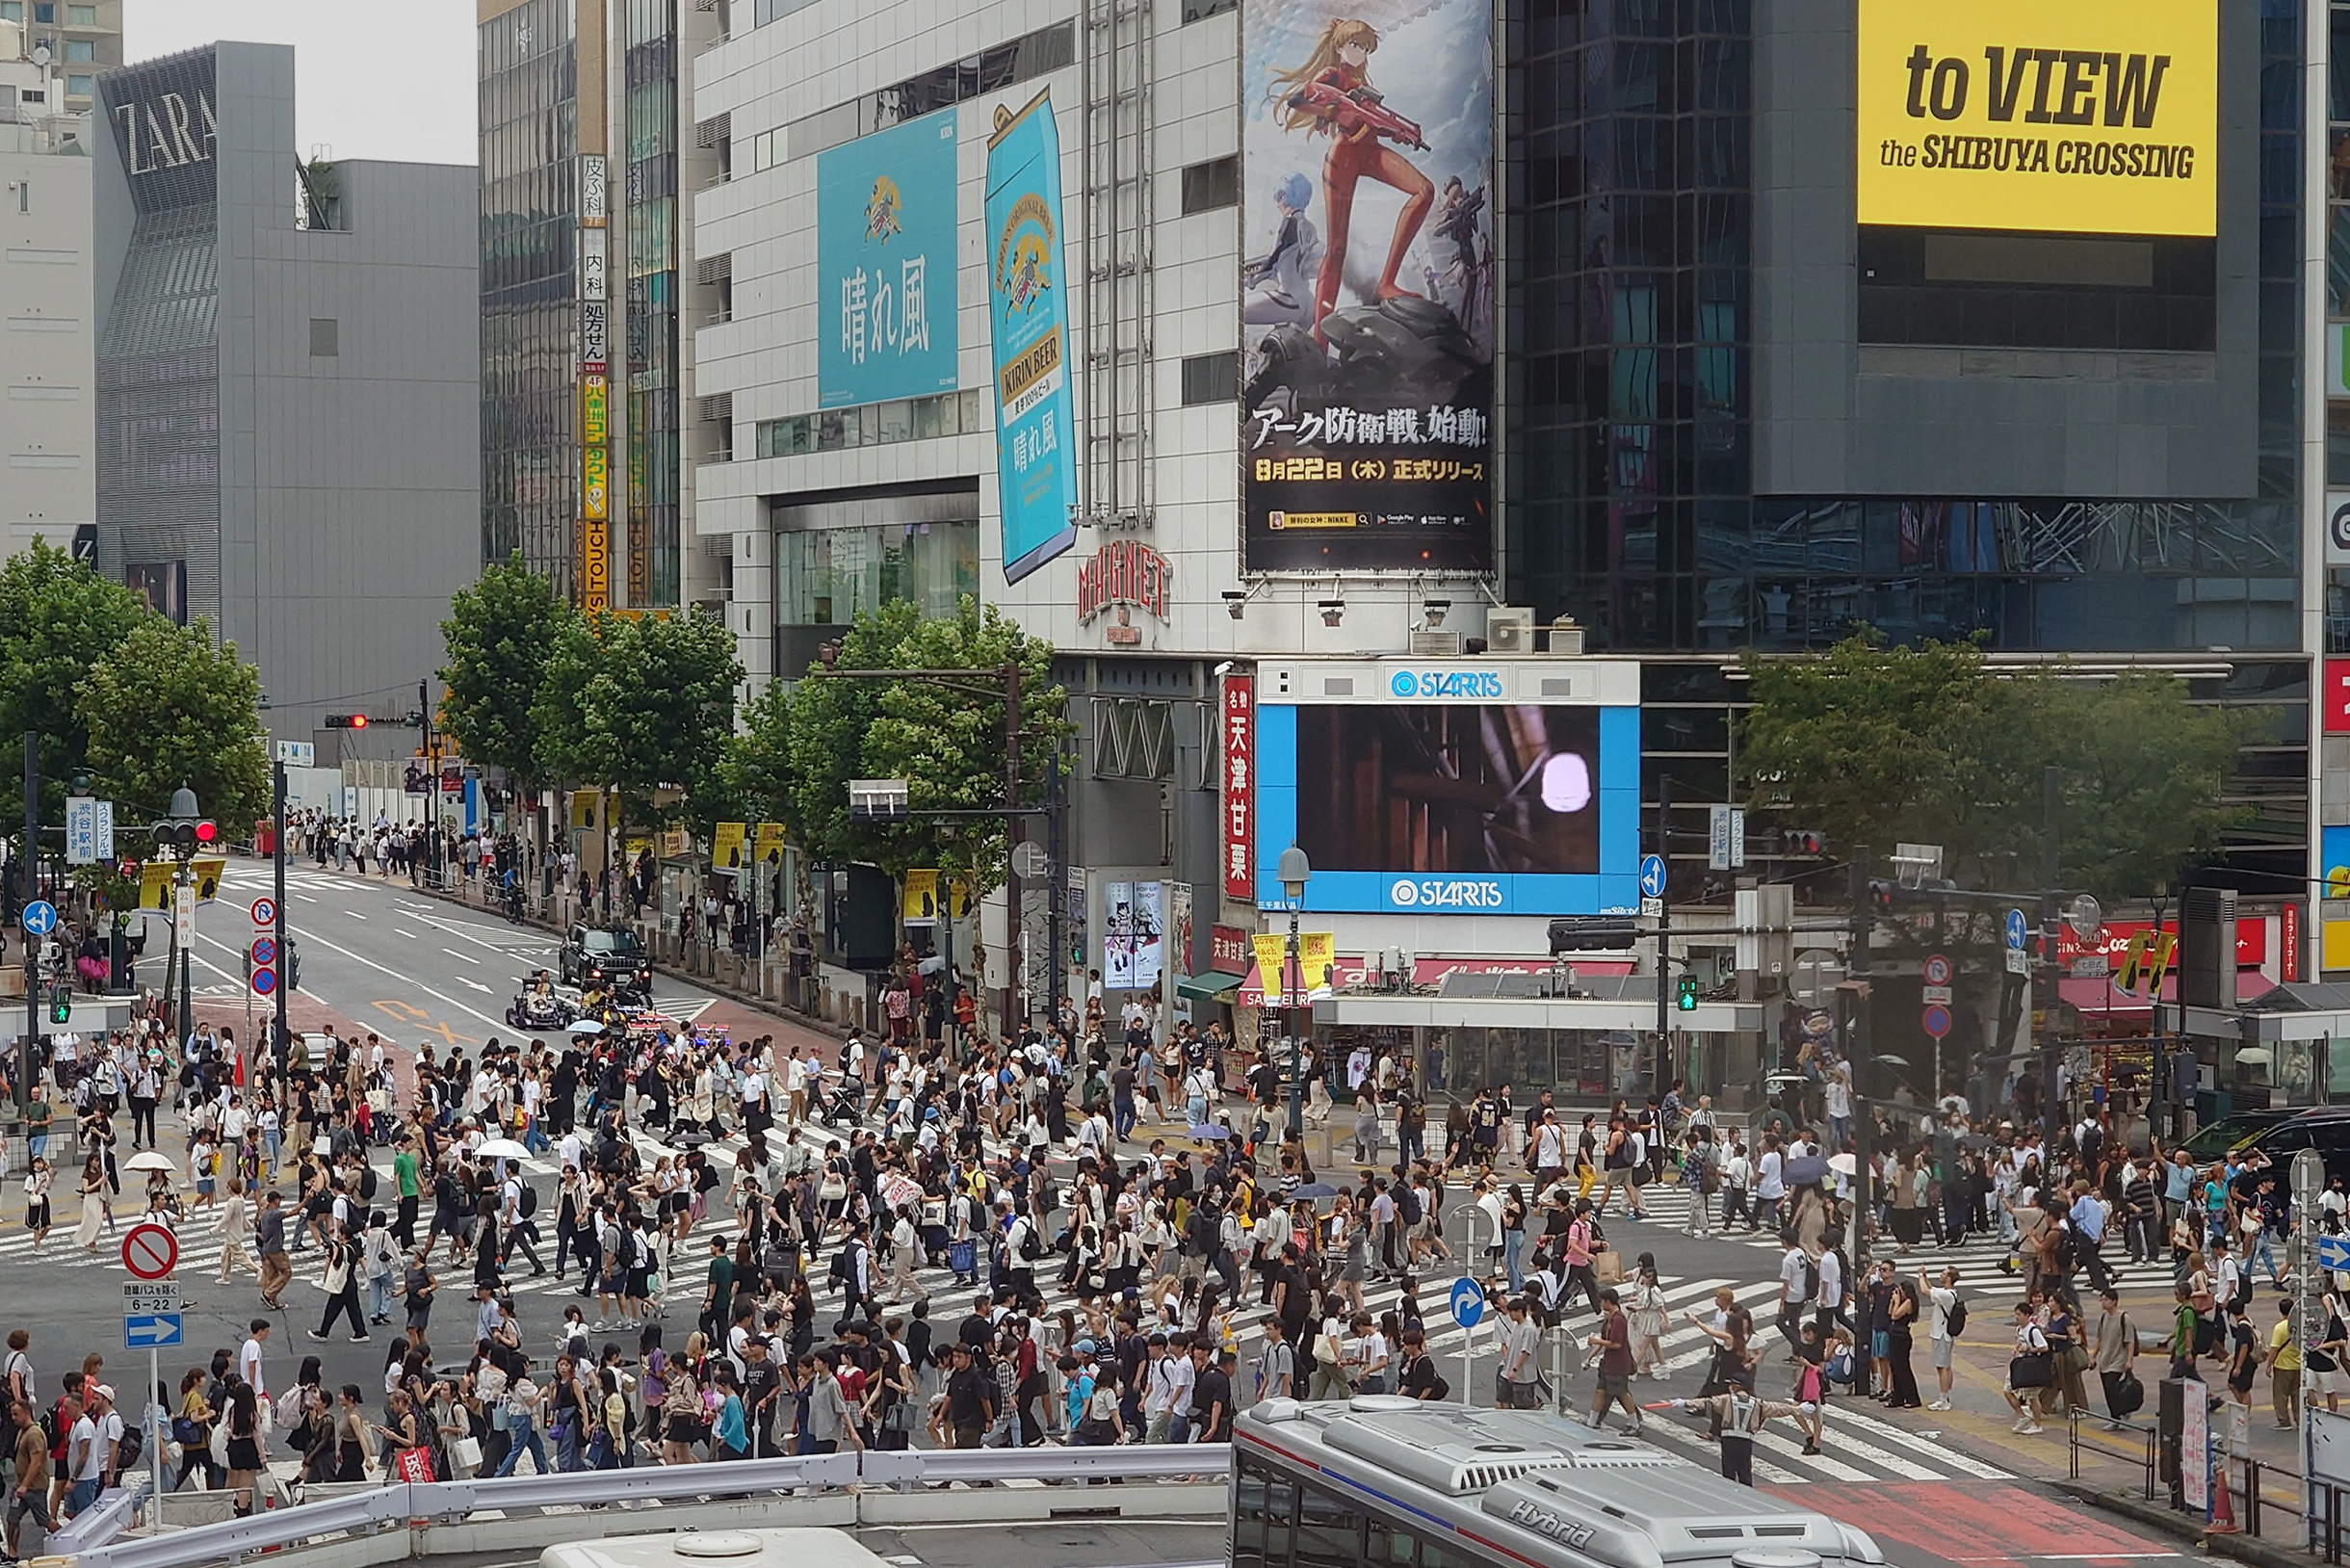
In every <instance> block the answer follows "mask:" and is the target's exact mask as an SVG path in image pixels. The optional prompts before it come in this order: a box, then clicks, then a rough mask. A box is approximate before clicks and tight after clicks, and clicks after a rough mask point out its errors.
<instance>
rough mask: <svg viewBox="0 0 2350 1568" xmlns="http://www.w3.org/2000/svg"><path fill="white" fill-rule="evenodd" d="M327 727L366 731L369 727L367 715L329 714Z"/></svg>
mask: <svg viewBox="0 0 2350 1568" xmlns="http://www.w3.org/2000/svg"><path fill="white" fill-rule="evenodd" d="M326 727H327V728H328V729H365V728H366V727H367V715H365V714H328V715H327V716H326Z"/></svg>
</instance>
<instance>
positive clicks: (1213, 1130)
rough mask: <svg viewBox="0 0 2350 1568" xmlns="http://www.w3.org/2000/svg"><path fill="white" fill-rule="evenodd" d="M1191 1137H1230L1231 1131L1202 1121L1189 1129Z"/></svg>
mask: <svg viewBox="0 0 2350 1568" xmlns="http://www.w3.org/2000/svg"><path fill="white" fill-rule="evenodd" d="M1191 1136H1192V1137H1232V1129H1231V1128H1229V1127H1224V1126H1220V1125H1218V1124H1217V1123H1214V1122H1206V1121H1204V1122H1201V1123H1200V1124H1199V1125H1198V1126H1196V1127H1194V1128H1192V1129H1191Z"/></svg>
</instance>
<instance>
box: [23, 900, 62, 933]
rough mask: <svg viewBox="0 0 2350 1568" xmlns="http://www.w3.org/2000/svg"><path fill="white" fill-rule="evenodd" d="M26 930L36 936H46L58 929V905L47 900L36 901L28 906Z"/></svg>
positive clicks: (25, 911)
mask: <svg viewBox="0 0 2350 1568" xmlns="http://www.w3.org/2000/svg"><path fill="white" fill-rule="evenodd" d="M24 928H25V929H26V930H27V931H30V932H31V933H32V934H33V935H35V936H46V935H48V934H49V933H50V932H51V931H53V930H55V929H57V905H56V904H53V903H51V902H49V901H48V900H46V899H35V900H34V901H33V902H31V903H28V904H26V905H25V906H24Z"/></svg>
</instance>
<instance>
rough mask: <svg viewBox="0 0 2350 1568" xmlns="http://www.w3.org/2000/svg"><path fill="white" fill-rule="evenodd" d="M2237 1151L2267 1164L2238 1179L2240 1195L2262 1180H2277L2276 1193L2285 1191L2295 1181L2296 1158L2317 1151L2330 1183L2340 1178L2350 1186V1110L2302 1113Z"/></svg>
mask: <svg viewBox="0 0 2350 1568" xmlns="http://www.w3.org/2000/svg"><path fill="white" fill-rule="evenodd" d="M2236 1147H2237V1148H2238V1149H2240V1150H2242V1151H2243V1153H2245V1154H2247V1155H2249V1154H2254V1153H2258V1154H2259V1155H2261V1156H2262V1157H2264V1158H2265V1159H2266V1160H2267V1162H2268V1163H2267V1164H2265V1165H2263V1166H2259V1167H2257V1168H2256V1169H2254V1170H2248V1171H2246V1172H2244V1173H2243V1174H2242V1175H2240V1176H2238V1177H2237V1178H2236V1188H2237V1190H2239V1191H2244V1190H2249V1189H2250V1188H2251V1187H2252V1186H2254V1185H2257V1184H2258V1183H2259V1179H2260V1178H2261V1177H2262V1176H2270V1177H2274V1178H2275V1179H2276V1183H2277V1190H2279V1191H2284V1190H2285V1189H2286V1187H2287V1186H2288V1185H2289V1184H2290V1182H2291V1180H2292V1170H2293V1156H2294V1155H2296V1154H2298V1153H2300V1152H2301V1151H2302V1150H2303V1149H2315V1150H2316V1151H2317V1153H2318V1155H2319V1156H2320V1157H2321V1158H2322V1159H2323V1160H2324V1161H2325V1163H2326V1177H2327V1179H2328V1180H2332V1179H2333V1178H2335V1177H2337V1176H2338V1177H2340V1178H2342V1179H2343V1181H2345V1182H2350V1106H2324V1107H2320V1108H2318V1109H2316V1110H2313V1111H2301V1112H2299V1113H2298V1114H2296V1115H2292V1116H2289V1117H2287V1118H2286V1119H2285V1120H2284V1121H2280V1122H2277V1123H2275V1124H2273V1125H2271V1126H2268V1127H2263V1128H2261V1129H2260V1130H2259V1132H2257V1133H2255V1134H2253V1135H2252V1137H2248V1138H2246V1139H2244V1140H2243V1141H2242V1142H2241V1143H2239V1144H2238V1145H2237V1146H2236Z"/></svg>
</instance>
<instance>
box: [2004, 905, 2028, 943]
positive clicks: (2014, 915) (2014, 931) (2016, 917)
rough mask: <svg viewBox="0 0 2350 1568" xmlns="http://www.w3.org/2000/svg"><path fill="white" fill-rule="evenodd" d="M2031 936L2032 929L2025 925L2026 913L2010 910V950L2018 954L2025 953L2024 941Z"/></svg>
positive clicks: (2008, 940) (2008, 924) (2008, 912)
mask: <svg viewBox="0 0 2350 1568" xmlns="http://www.w3.org/2000/svg"><path fill="white" fill-rule="evenodd" d="M2030 934H2031V927H2030V926H2028V925H2026V924H2025V923H2024V911H2023V910H2021V909H2010V910H2008V911H2007V946H2008V947H2009V949H2010V950H2012V951H2013V952H2016V953H2022V952H2023V951H2024V938H2025V937H2027V936H2029V935H2030Z"/></svg>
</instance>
